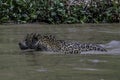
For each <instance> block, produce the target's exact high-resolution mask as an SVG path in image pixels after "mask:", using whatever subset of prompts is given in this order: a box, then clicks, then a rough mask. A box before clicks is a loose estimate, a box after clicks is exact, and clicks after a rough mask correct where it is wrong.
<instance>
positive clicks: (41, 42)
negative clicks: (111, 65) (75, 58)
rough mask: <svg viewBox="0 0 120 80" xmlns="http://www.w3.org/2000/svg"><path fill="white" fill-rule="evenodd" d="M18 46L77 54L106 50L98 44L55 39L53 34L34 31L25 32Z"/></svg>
mask: <svg viewBox="0 0 120 80" xmlns="http://www.w3.org/2000/svg"><path fill="white" fill-rule="evenodd" d="M19 46H20V48H21V49H22V50H26V49H34V50H38V51H52V52H64V53H66V54H69V53H70V54H79V53H81V52H84V51H104V52H106V51H107V50H106V49H104V48H103V47H101V46H100V45H98V44H92V43H81V42H78V41H70V40H57V39H56V37H55V36H53V35H49V34H36V33H31V34H27V36H26V37H25V40H23V41H22V42H20V43H19Z"/></svg>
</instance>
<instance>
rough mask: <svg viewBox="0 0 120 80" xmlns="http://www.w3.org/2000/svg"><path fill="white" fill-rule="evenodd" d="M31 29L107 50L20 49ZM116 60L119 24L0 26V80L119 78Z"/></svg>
mask: <svg viewBox="0 0 120 80" xmlns="http://www.w3.org/2000/svg"><path fill="white" fill-rule="evenodd" d="M32 32H36V33H41V34H44V33H48V34H53V35H55V36H56V38H57V39H60V40H74V41H80V42H84V43H97V44H100V45H101V46H102V47H104V48H106V49H107V52H90V51H88V52H82V53H81V54H76V55H75V54H67V55H65V54H63V53H62V54H59V53H53V52H40V51H36V52H32V51H31V52H26V51H21V50H20V49H19V46H18V42H19V41H21V40H22V39H24V36H25V35H26V34H27V33H32ZM91 54H92V55H91ZM119 63H120V24H69V25H68V24H61V25H48V24H44V25H42V24H22V25H0V80H120V64H119Z"/></svg>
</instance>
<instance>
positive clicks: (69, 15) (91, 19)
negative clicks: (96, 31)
mask: <svg viewBox="0 0 120 80" xmlns="http://www.w3.org/2000/svg"><path fill="white" fill-rule="evenodd" d="M73 1H74V0H73ZM8 22H10V23H11V22H13V23H32V22H45V23H52V24H59V23H119V22H120V3H119V0H109V1H108V0H100V1H93V0H92V1H91V2H89V3H79V4H70V3H69V0H0V23H8Z"/></svg>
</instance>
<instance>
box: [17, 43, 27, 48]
mask: <svg viewBox="0 0 120 80" xmlns="http://www.w3.org/2000/svg"><path fill="white" fill-rule="evenodd" d="M18 45H19V48H20V49H21V50H25V49H28V47H27V45H26V44H25V43H23V42H19V43H18Z"/></svg>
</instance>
